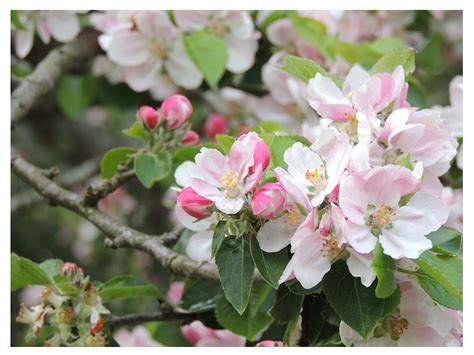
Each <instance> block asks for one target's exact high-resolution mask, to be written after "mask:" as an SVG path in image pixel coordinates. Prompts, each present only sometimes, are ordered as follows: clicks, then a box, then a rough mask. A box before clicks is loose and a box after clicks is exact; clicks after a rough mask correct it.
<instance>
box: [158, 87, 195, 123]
mask: <svg viewBox="0 0 474 355" xmlns="http://www.w3.org/2000/svg"><path fill="white" fill-rule="evenodd" d="M161 113H162V114H163V116H164V118H165V119H166V122H168V126H169V127H170V128H177V127H180V126H182V125H183V124H184V123H185V122H186V121H187V120H188V118H189V117H190V116H191V114H192V113H193V106H192V105H191V102H190V101H189V100H188V98H187V97H185V96H183V95H172V96H170V97H168V98H167V99H166V100H165V101H163V103H162V104H161Z"/></svg>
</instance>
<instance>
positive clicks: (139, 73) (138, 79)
mask: <svg viewBox="0 0 474 355" xmlns="http://www.w3.org/2000/svg"><path fill="white" fill-rule="evenodd" d="M160 76H161V61H159V60H157V61H154V60H151V61H148V62H146V63H144V64H142V65H137V66H134V67H128V68H126V69H125V73H124V79H125V82H126V83H127V84H128V86H130V87H131V88H132V90H133V91H137V92H142V91H146V90H149V89H151V88H152V87H153V86H155V85H156V83H157V82H158V80H159V77H160Z"/></svg>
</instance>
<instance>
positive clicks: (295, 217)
mask: <svg viewBox="0 0 474 355" xmlns="http://www.w3.org/2000/svg"><path fill="white" fill-rule="evenodd" d="M299 220H300V213H299V211H298V209H297V208H296V207H295V206H291V207H290V208H289V209H288V215H287V216H286V222H287V223H288V224H291V225H292V226H296V225H297V224H298V222H299Z"/></svg>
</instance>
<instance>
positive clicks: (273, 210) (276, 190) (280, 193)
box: [250, 182, 286, 219]
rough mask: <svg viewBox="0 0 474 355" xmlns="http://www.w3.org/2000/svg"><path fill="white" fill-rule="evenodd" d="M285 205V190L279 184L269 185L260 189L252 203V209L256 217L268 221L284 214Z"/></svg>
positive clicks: (254, 195)
mask: <svg viewBox="0 0 474 355" xmlns="http://www.w3.org/2000/svg"><path fill="white" fill-rule="evenodd" d="M285 205H286V194H285V190H284V188H283V185H282V184H280V183H279V182H275V183H273V182H272V183H268V184H265V185H263V186H262V187H260V188H258V189H257V190H256V191H255V193H254V194H253V197H252V201H251V202H250V208H251V209H252V212H253V214H254V215H255V216H256V217H258V218H268V219H270V218H274V217H276V216H278V215H279V214H280V213H282V212H283V210H284V209H285Z"/></svg>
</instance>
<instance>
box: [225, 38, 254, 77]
mask: <svg viewBox="0 0 474 355" xmlns="http://www.w3.org/2000/svg"><path fill="white" fill-rule="evenodd" d="M225 44H226V46H227V53H228V59H227V64H226V68H227V69H228V70H229V71H231V72H232V73H236V74H241V73H244V72H246V71H247V70H249V69H250V67H251V66H252V65H253V63H254V61H255V52H257V48H258V41H257V38H252V37H251V38H246V39H240V38H237V37H234V36H226V37H225Z"/></svg>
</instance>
